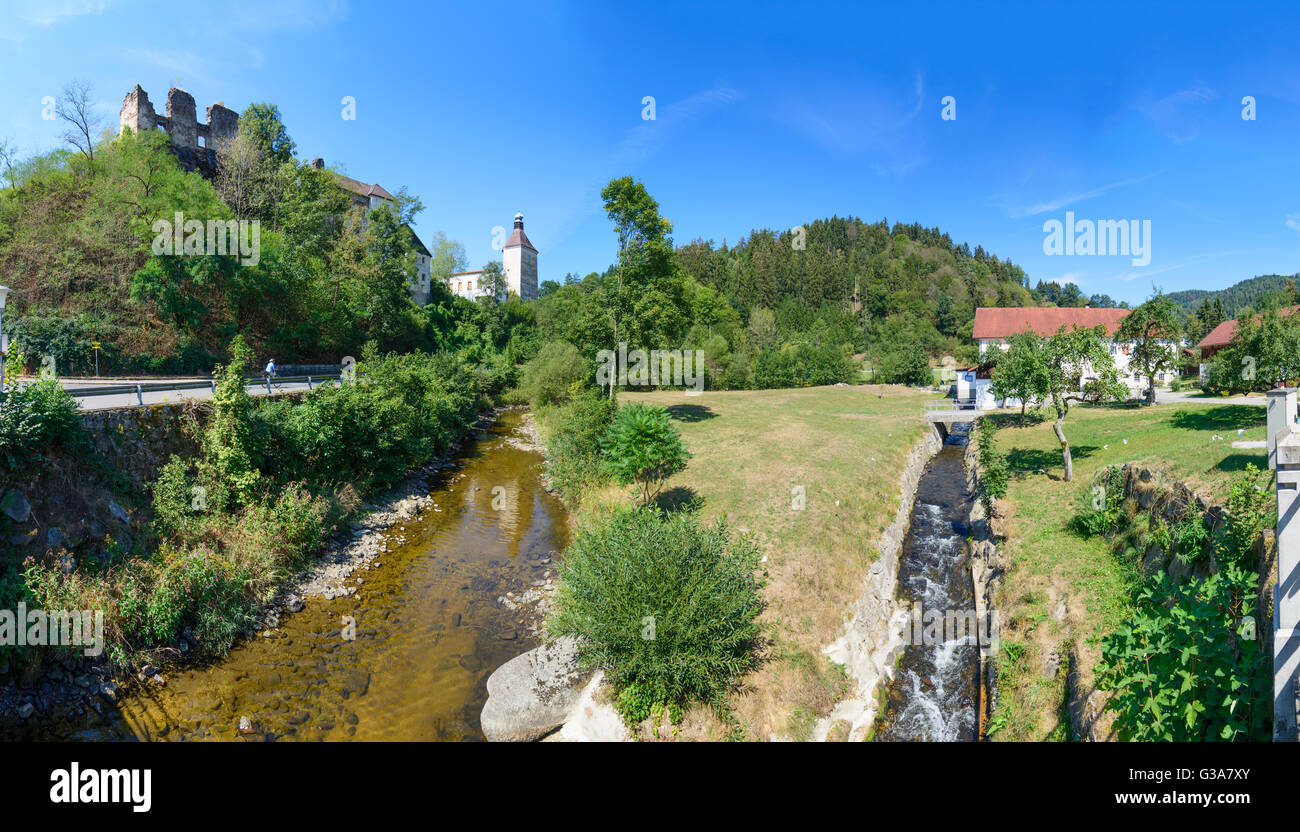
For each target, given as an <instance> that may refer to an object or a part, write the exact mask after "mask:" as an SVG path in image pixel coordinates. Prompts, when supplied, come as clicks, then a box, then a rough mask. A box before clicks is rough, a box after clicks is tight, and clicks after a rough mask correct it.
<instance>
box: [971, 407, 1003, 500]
mask: <svg viewBox="0 0 1300 832" xmlns="http://www.w3.org/2000/svg"><path fill="white" fill-rule="evenodd" d="M994 432H995V431H994V428H993V427H992V425H989V424H981V425H979V426H978V427H977V428H976V429H975V437H976V453H977V455H978V460H979V467H980V499H981V500H983V502H984V510H985V512H988V511H991V509H992V503H993V501H994V500H1000V499H1002V498H1003V497H1005V496H1007V487H1008V484H1009V482H1010V480H1009V477H1010V474H1009V470H1008V466H1007V457H1006V454H1003V453H1002V452H1001V451H999V450H998V448H997V443H996V442H995V440H994V437H993V435H994Z"/></svg>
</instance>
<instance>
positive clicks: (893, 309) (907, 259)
mask: <svg viewBox="0 0 1300 832" xmlns="http://www.w3.org/2000/svg"><path fill="white" fill-rule="evenodd" d="M803 232H804V233H803V237H804V238H803V240H802V243H803V248H802V249H801V248H799V247H798V243H799V242H801V241H800V239H799V229H795V230H791V231H772V230H768V229H764V230H761V231H754V232H752V233H751V234H750V235H749V237H747V238H744V239H742V240H740V241H739V242H738V243H736V245H735V246H732V247H730V248H729V247H727V245H726V243H725V241H724V243H723V245H722V246H721V247H718V246H715V244H714V243H713V241H711V240H710V241H703V240H695V241H693V242H691V243H689V244H687V245H683V246H679V247H678V249H677V259H678V263H679V264H680V265H681V267H682V269H683V271H685V272H686V273H687V274H689V275H691V276H692V277H693V278H695V279H696V280H697V281H699V282H700V283H702V284H704V285H706V286H709V287H711V288H714V289H716V290H718V291H719V292H720V293H722V294H723V295H724V296H726V297H728V298H729V299H730V300H731V301H732V303H733V304H734V305H735V306H737V307H738V308H739V310H740V311H741V313H742V315H746V316H747V315H748V314H749V312H750V311H751V310H753V309H755V308H768V309H772V310H774V311H775V313H776V316H777V319H778V323H780V322H781V319H782V318H786V319H790V318H795V317H801V316H802V317H809V316H816V315H818V314H819V311H820V312H821V313H826V312H829V309H830V308H833V309H835V310H845V309H847V310H852V311H856V312H860V313H861V322H862V327H863V331H862V336H863V340H862V342H860V343H859V344H858V346H859V347H864V346H869V345H874V344H882V343H898V342H899V341H900V340H907V341H912V342H919V343H920V344H922V345H923V346H924V347H925V349H926V351H927V352H928V353H929V354H930V355H939V354H957V355H960V354H961V353H962V352H965V351H966V350H968V349H969V348H970V333H971V326H972V323H973V321H974V318H975V309H976V307H979V306H1039V305H1046V304H1045V303H1044V301H1043V300H1042V299H1040V297H1039V296H1038V295H1037V294H1036V293H1035V292H1033V291H1031V290H1030V289H1029V288H1028V285H1027V284H1028V277H1027V275H1026V274H1025V272H1024V270H1023V269H1021V268H1020V267H1019V266H1017V265H1015V264H1014V263H1012V262H1011V261H1010V260H1004V259H1001V258H999V257H997V256H996V255H994V254H992V253H990V252H987V251H985V250H984V249H983V247H979V246H977V247H976V248H975V249H974V250H972V249H971V247H970V245H969V244H967V243H960V244H958V243H954V242H953V240H952V238H951V237H950V236H949V235H948V234H945V233H943V232H942V231H940V230H939V229H938V228H925V227H923V226H921V225H919V224H910V225H905V224H902V223H894V225H893V226H890V224H889V223H888V221H887V220H881V221H879V222H874V223H868V222H863V221H862V220H860V219H857V218H854V217H848V218H841V217H831V218H830V219H824V220H817V221H815V222H812V223H810V224H808V225H806V226H804V227H803ZM791 323H794V321H791Z"/></svg>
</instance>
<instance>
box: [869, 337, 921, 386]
mask: <svg viewBox="0 0 1300 832" xmlns="http://www.w3.org/2000/svg"><path fill="white" fill-rule="evenodd" d="M873 381H876V382H878V383H880V384H911V385H915V386H928V385H931V384H933V383H934V373H933V372H931V370H930V359H929V357H928V356H927V355H926V354H925V348H924V347H922V346H921V345H920V344H916V343H913V344H911V345H899V346H897V347H894V348H893V349H890V350H889V351H888V352H886V353H885V354H884V355H882V356H881V357H880V366H879V367H877V368H876V377H875V378H874V379H873Z"/></svg>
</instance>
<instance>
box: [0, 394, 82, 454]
mask: <svg viewBox="0 0 1300 832" xmlns="http://www.w3.org/2000/svg"><path fill="white" fill-rule="evenodd" d="M89 444H90V440H89V437H87V436H86V433H85V431H84V430H83V429H82V427H81V408H80V406H79V405H78V404H77V400H76V399H74V398H73V397H72V396H71V395H69V394H68V392H67V391H66V390H64V389H63V386H62V385H61V384H59V383H58V381H56V380H53V379H49V380H41V381H36V382H32V383H31V384H27V385H24V386H21V387H20V386H18V385H14V384H10V385H7V386H6V387H5V390H4V392H3V393H0V470H8V471H13V472H17V471H19V470H22V469H23V468H25V467H27V466H29V465H31V464H33V463H35V462H36V461H37V460H38V459H40V458H41V457H42V456H43V455H44V454H45V453H46V452H47V451H50V450H53V449H55V448H62V449H64V450H76V449H82V448H86V447H89Z"/></svg>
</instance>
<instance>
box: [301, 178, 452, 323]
mask: <svg viewBox="0 0 1300 832" xmlns="http://www.w3.org/2000/svg"><path fill="white" fill-rule="evenodd" d="M312 167H315V168H317V169H319V170H324V169H325V160H324V159H313V160H312ZM331 173H333V171H331ZM334 181H335V182H336V183H337V184H338V186H339V187H340V188H342V189H343V190H345V191H347V193H348V198H349V201H350V202H351V204H352V207H354V208H359V209H361V227H362V228H365V222H366V215H367V214H369V213H370V212H371V211H373V210H375V209H376V208H378V207H379V206H380V205H389V206H392V205H394V204H395V203H396V200H395V199H394V198H393V195H392V194H390V193H389V192H388V191H386V190H384V187H383V186H382V185H379V184H374V185H367V184H366V183H365V182H361V181H359V180H357V179H353V178H351V177H348V176H344V175H343V174H341V173H334ZM402 227H403V228H405V229H406V231H407V233H409V234H410V235H411V241H412V243H413V244H414V248H415V271H416V276H415V281H414V283H412V285H411V299H412V300H413V301H415V303H416V304H417V305H419V306H424V305H425V304H427V303H428V302H429V292H430V290H431V284H430V281H431V280H432V275H433V255H431V254H430V253H429V249H428V248H427V247H426V246H425V245H424V243H423V241H421V240H420V236H419V235H418V234H416V233H415V229H413V228H411V226H409V225H403V226H402Z"/></svg>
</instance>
